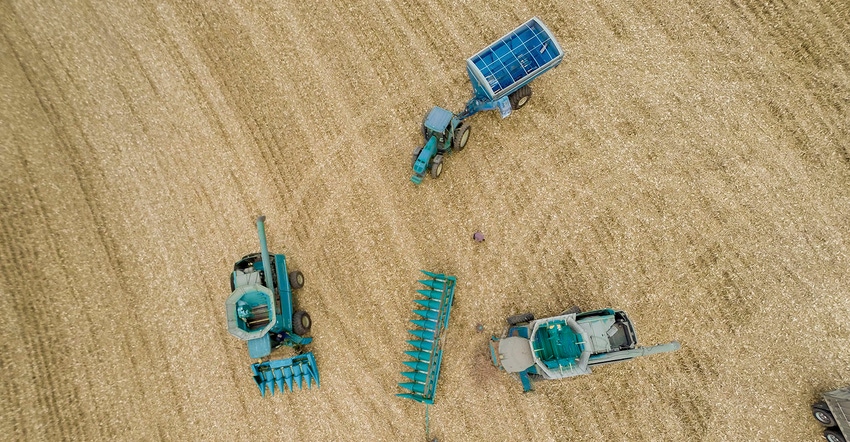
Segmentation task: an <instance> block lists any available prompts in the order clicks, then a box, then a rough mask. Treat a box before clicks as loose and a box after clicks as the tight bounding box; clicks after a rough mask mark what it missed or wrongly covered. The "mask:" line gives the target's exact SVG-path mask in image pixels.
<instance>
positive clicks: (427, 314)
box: [413, 310, 440, 321]
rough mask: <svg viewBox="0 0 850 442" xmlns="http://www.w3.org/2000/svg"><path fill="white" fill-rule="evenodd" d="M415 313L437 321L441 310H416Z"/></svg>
mask: <svg viewBox="0 0 850 442" xmlns="http://www.w3.org/2000/svg"><path fill="white" fill-rule="evenodd" d="M413 313H416V314H417V315H419V316H421V317H423V318H425V319H431V320H434V321H436V320H437V318H439V317H440V311H439V310H414V311H413Z"/></svg>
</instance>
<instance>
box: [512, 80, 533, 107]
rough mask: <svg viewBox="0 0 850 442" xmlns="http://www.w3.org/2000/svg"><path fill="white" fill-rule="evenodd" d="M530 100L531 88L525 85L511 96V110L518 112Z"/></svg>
mask: <svg viewBox="0 0 850 442" xmlns="http://www.w3.org/2000/svg"><path fill="white" fill-rule="evenodd" d="M530 99H531V86H529V85H525V86H523V87H521V88H519V89H517V91H516V92H514V93H512V94H511V97H510V100H511V109H513V110H520V109H522V108H523V106H525V105H526V104H527V103H528V100H530Z"/></svg>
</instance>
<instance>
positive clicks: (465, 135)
mask: <svg viewBox="0 0 850 442" xmlns="http://www.w3.org/2000/svg"><path fill="white" fill-rule="evenodd" d="M471 133H472V132H470V126H469V125H468V124H466V123H461V124H460V127H458V128H457V129H455V136H454V138H453V139H452V148H454V150H456V151H458V152H460V151H462V150H463V148H464V147H466V143H467V142H468V141H469V134H471Z"/></svg>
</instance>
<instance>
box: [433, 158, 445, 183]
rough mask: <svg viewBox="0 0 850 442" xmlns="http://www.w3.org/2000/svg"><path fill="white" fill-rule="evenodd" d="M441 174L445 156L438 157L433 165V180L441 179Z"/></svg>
mask: <svg viewBox="0 0 850 442" xmlns="http://www.w3.org/2000/svg"><path fill="white" fill-rule="evenodd" d="M441 173H443V156H442V155H437V156H435V157H434V161H433V162H432V163H431V178H434V179H436V178H439V177H440V174H441Z"/></svg>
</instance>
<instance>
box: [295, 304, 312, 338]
mask: <svg viewBox="0 0 850 442" xmlns="http://www.w3.org/2000/svg"><path fill="white" fill-rule="evenodd" d="M312 326H313V320H312V319H310V315H308V314H307V312H305V311H304V310H298V311H297V312H295V313H293V314H292V331H294V332H295V334H296V335H298V336H304V335H306V334H307V333H310V327H312Z"/></svg>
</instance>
